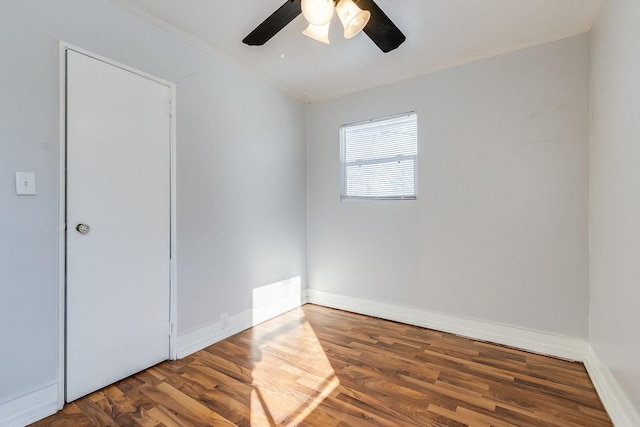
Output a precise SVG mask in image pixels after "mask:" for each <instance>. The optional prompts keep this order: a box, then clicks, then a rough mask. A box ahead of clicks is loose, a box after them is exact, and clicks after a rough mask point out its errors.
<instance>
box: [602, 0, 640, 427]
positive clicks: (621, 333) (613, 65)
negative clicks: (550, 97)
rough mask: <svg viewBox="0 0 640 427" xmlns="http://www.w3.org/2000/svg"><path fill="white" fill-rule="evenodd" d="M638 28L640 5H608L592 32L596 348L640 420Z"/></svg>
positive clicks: (632, 0)
mask: <svg viewBox="0 0 640 427" xmlns="http://www.w3.org/2000/svg"><path fill="white" fill-rule="evenodd" d="M638 22H640V2H638V1H637V0H616V1H611V0H609V1H606V2H604V4H603V6H602V9H601V10H600V14H599V17H598V20H597V22H596V24H595V26H594V29H593V32H592V50H591V57H592V60H591V61H592V67H591V69H592V77H591V79H592V81H591V87H592V127H591V143H590V151H589V155H590V191H589V198H590V203H589V214H590V250H591V274H590V279H591V288H590V295H591V303H590V322H591V326H590V340H591V346H592V347H593V349H594V351H595V352H596V353H597V355H598V357H599V358H600V361H601V362H602V363H603V364H604V365H605V366H606V367H607V368H608V370H609V371H610V372H611V374H612V375H613V377H614V378H615V380H616V381H617V382H618V384H619V385H620V387H621V388H622V389H623V391H624V393H625V394H626V396H627V397H628V398H629V400H630V402H631V404H632V405H633V407H635V411H636V412H637V414H640V336H639V334H638V325H640V310H639V308H638V307H639V302H640V119H639V117H640V83H639V80H638V79H639V76H640V50H639V49H638V43H637V41H638V40H640V27H639V26H638ZM636 417H637V419H638V420H640V416H638V415H636Z"/></svg>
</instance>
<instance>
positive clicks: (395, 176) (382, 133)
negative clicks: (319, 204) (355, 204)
mask: <svg viewBox="0 0 640 427" xmlns="http://www.w3.org/2000/svg"><path fill="white" fill-rule="evenodd" d="M417 155H418V125H417V117H416V114H415V113H406V114H402V115H398V116H392V117H384V118H381V119H375V120H370V121H367V122H362V123H354V124H350V125H344V126H342V127H341V128H340V156H341V169H342V171H341V175H342V176H341V178H342V179H341V183H342V191H341V194H340V198H341V199H382V200H391V199H394V200H403V199H415V198H416V172H417V170H416V166H417V163H416V160H417Z"/></svg>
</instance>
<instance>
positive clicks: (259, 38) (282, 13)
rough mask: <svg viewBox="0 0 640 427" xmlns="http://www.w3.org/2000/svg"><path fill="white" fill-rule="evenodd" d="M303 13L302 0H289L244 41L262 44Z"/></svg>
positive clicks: (254, 44) (249, 43) (251, 43)
mask: <svg viewBox="0 0 640 427" xmlns="http://www.w3.org/2000/svg"><path fill="white" fill-rule="evenodd" d="M301 13H302V6H301V2H300V0H287V2H286V3H285V4H283V5H282V6H280V8H278V10H276V11H275V12H273V13H272V14H271V16H269V17H268V18H267V19H265V20H264V22H262V24H260V25H258V26H257V27H256V29H255V30H253V31H251V32H250V33H249V35H248V36H247V37H245V38H244V40H242V42H243V43H244V44H248V45H250V46H262V45H263V44H265V43H266V42H268V41H269V39H270V38H271V37H273V36H275V35H276V34H277V33H278V31H280V30H282V29H283V28H284V27H286V26H287V24H288V23H289V22H291V21H293V19H294V18H295V17H296V16H298V15H300V14H301Z"/></svg>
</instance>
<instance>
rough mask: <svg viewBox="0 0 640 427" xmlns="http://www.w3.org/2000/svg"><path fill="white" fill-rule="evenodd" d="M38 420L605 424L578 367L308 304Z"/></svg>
mask: <svg viewBox="0 0 640 427" xmlns="http://www.w3.org/2000/svg"><path fill="white" fill-rule="evenodd" d="M33 425H34V426H268V427H270V426H280V425H282V426H328V427H332V426H340V427H357V426H497V427H500V426H558V427H572V426H580V427H584V426H611V425H612V424H611V422H610V420H609V418H608V416H607V414H606V412H605V411H604V409H603V406H602V404H601V402H600V400H599V399H598V396H597V394H596V392H595V390H594V387H593V384H592V383H591V381H590V380H589V377H588V375H587V372H586V370H585V368H584V366H583V365H582V364H580V363H573V362H568V361H564V360H558V359H553V358H549V357H544V356H539V355H535V354H531V353H527V352H523V351H519V350H514V349H511V348H506V347H502V346H497V345H493V344H488V343H484V342H478V341H473V340H470V339H466V338H461V337H458V336H454V335H450V334H445V333H442V332H437V331H432V330H428V329H423V328H418V327H414V326H408V325H404V324H400V323H395V322H389V321H385V320H381V319H377V318H371V317H367V316H362V315H358V314H353V313H347V312H343V311H338V310H333V309H329V308H325V307H320V306H315V305H305V306H304V307H302V308H300V309H297V310H294V311H291V312H289V313H286V314H284V315H282V316H280V317H278V318H275V319H273V320H270V321H268V322H265V323H263V324H261V325H259V326H256V327H254V328H252V329H249V330H246V331H244V332H242V333H240V334H238V335H235V336H233V337H231V338H229V339H226V340H224V341H221V342H219V343H216V344H214V345H212V346H210V347H208V348H206V349H205V350H202V351H199V352H197V353H195V354H193V355H191V356H189V357H186V358H184V359H182V360H178V361H170V362H165V363H162V364H160V365H157V366H155V367H152V368H150V369H147V370H146V371H144V372H141V373H139V374H137V375H134V376H132V377H130V378H127V379H125V380H123V381H120V382H118V383H116V384H114V385H111V386H109V387H107V388H105V389H103V390H100V391H98V392H95V393H93V394H91V395H89V396H86V397H84V398H82V399H79V400H77V401H75V402H73V403H71V404H67V405H66V406H65V407H64V409H63V410H62V411H60V412H58V413H57V414H56V415H53V416H51V417H49V418H46V419H44V420H42V421H39V422H37V423H35V424H33Z"/></svg>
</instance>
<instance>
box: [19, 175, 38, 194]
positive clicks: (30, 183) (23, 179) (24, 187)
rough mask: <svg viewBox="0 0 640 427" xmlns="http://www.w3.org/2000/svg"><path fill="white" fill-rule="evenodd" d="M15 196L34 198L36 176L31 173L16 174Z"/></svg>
mask: <svg viewBox="0 0 640 427" xmlns="http://www.w3.org/2000/svg"><path fill="white" fill-rule="evenodd" d="M16 194H17V195H18V196H35V194H36V174H35V173H33V172H16Z"/></svg>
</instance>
